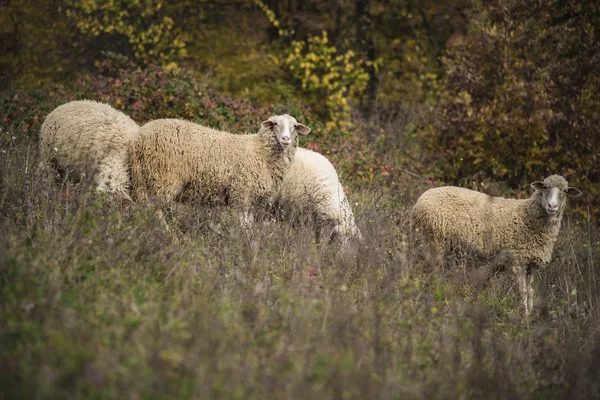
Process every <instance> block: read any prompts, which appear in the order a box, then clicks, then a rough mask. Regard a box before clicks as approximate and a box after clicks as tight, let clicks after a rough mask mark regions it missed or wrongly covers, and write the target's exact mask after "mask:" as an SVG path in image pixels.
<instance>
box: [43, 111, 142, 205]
mask: <svg viewBox="0 0 600 400" xmlns="http://www.w3.org/2000/svg"><path fill="white" fill-rule="evenodd" d="M138 128H139V127H138V125H137V124H136V123H135V122H134V121H133V120H132V119H131V118H129V117H128V116H127V115H125V114H124V113H122V112H121V111H118V110H116V109H114V108H112V107H111V106H109V105H108V104H104V103H99V102H96V101H90V100H80V101H71V102H69V103H66V104H63V105H61V106H58V107H57V108H55V109H54V110H53V111H52V112H51V113H50V114H48V116H47V117H46V119H45V120H44V123H43V124H42V127H41V129H40V158H41V160H40V163H39V166H38V171H39V172H40V173H41V174H49V173H50V172H51V171H53V170H58V171H61V172H63V173H65V174H66V175H67V176H68V177H69V178H74V179H75V180H80V179H82V178H83V177H85V176H90V177H91V178H92V179H93V182H94V184H95V186H96V189H97V190H98V191H103V192H109V193H115V194H117V195H118V196H121V197H122V198H125V199H130V197H129V161H128V153H127V144H128V143H129V142H130V141H131V140H133V139H134V138H135V137H136V136H137V133H138Z"/></svg>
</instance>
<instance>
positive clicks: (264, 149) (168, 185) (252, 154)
mask: <svg viewBox="0 0 600 400" xmlns="http://www.w3.org/2000/svg"><path fill="white" fill-rule="evenodd" d="M139 133H140V134H139V138H138V139H137V140H135V141H134V142H132V143H131V145H130V159H131V180H132V186H133V193H134V195H135V197H136V198H137V199H141V200H143V199H147V198H148V197H151V196H157V197H158V199H159V200H161V201H162V202H165V203H168V202H171V201H173V200H174V199H175V198H178V197H180V198H181V199H183V200H185V201H194V200H196V201H200V202H202V203H209V204H228V205H232V206H235V207H238V208H247V207H248V206H250V205H252V204H254V203H257V202H261V201H268V200H269V199H270V198H271V197H272V195H273V193H274V192H275V191H276V190H278V188H279V186H280V184H281V182H282V180H283V176H284V174H285V172H286V171H287V170H288V169H289V167H290V164H291V161H292V159H293V157H294V153H295V150H296V147H295V145H293V146H288V147H287V148H285V149H282V147H281V145H280V144H279V143H278V142H277V139H276V138H275V136H274V135H273V134H272V132H271V131H270V130H269V129H266V128H264V127H261V129H260V130H259V131H258V133H257V134H254V135H233V134H230V133H227V132H221V131H215V130H213V129H211V128H208V127H205V126H202V125H198V124H194V123H191V122H188V121H183V120H177V119H161V120H155V121H151V122H149V123H147V124H145V125H143V126H142V127H141V128H140V131H139Z"/></svg>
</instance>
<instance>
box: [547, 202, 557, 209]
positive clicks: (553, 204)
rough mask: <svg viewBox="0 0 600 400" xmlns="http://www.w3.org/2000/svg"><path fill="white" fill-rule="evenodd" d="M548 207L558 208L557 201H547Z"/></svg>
mask: <svg viewBox="0 0 600 400" xmlns="http://www.w3.org/2000/svg"><path fill="white" fill-rule="evenodd" d="M548 208H549V209H551V210H556V209H558V203H548Z"/></svg>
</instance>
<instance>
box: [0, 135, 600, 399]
mask: <svg viewBox="0 0 600 400" xmlns="http://www.w3.org/2000/svg"><path fill="white" fill-rule="evenodd" d="M1 134H2V135H6V132H2V133H1ZM9 136H10V135H9ZM0 143H2V148H1V149H0V150H1V153H0V300H1V301H0V303H1V306H0V346H1V347H0V397H1V398H4V399H34V398H35V399H55V398H68V399H78V398H91V399H95V398H97V399H100V398H115V399H179V398H210V399H220V398H222V399H267V398H273V399H309V398H314V399H329V398H332V399H334V398H335V399H375V398H380V399H407V398H408V399H412V398H427V399H438V398H439V399H447V398H461V399H463V398H464V399H469V398H485V399H491V398H510V399H517V398H536V399H537V398H544V399H545V398H580V399H584V398H598V397H600V378H599V377H600V307H599V297H598V292H599V288H600V267H599V265H600V249H599V247H600V246H599V243H600V231H599V230H598V227H597V225H596V224H595V223H590V222H589V221H581V220H577V219H574V218H571V217H570V214H569V213H568V212H567V215H566V216H565V219H564V221H563V227H562V228H561V235H560V238H559V240H558V242H557V245H556V247H555V249H554V256H553V260H552V262H551V264H550V265H549V266H548V268H546V269H545V270H543V271H539V273H538V274H536V276H535V282H534V289H535V291H536V296H537V297H536V304H535V312H534V314H533V315H532V316H531V317H530V318H528V319H524V318H522V316H521V310H520V309H519V304H520V302H519V298H518V293H517V290H516V285H515V281H514V279H513V277H512V276H511V275H510V274H497V275H496V276H493V277H491V278H489V279H487V280H484V281H482V280H481V279H479V278H478V277H477V274H475V273H474V271H475V270H476V268H474V266H473V265H471V263H470V262H468V261H463V260H461V259H457V260H455V262H453V263H452V265H453V267H452V268H449V267H445V266H439V265H435V263H433V262H430V258H429V257H428V255H427V254H423V257H420V258H419V259H420V260H421V261H419V262H411V261H410V258H409V257H408V254H407V248H408V243H407V234H408V210H409V209H410V206H411V205H412V204H413V202H414V201H415V200H416V198H417V197H418V195H419V194H420V193H421V192H422V191H423V190H425V189H426V188H427V186H419V185H417V184H415V185H414V186H412V187H406V188H403V189H397V190H395V191H390V190H385V189H383V188H379V187H376V186H373V187H365V188H363V189H361V190H357V191H354V192H353V193H352V196H351V201H352V204H353V205H354V209H355V212H356V214H357V223H358V225H359V227H360V229H361V230H362V233H363V235H364V236H365V238H366V239H367V243H366V245H365V246H356V250H355V251H354V252H353V253H351V254H338V248H337V246H336V245H335V244H332V245H329V244H315V243H314V240H313V235H312V232H311V229H310V227H291V226H289V225H288V224H286V223H285V222H279V223H274V222H269V223H267V222H265V223H264V224H261V225H260V226H259V228H258V229H257V230H256V232H255V233H254V236H253V238H252V240H248V239H247V238H246V237H245V236H244V235H243V234H242V233H241V231H240V229H239V228H238V221H237V220H236V217H235V215H234V214H233V213H231V212H229V211H228V210H226V209H218V210H203V209H194V210H190V209H185V210H181V212H179V213H176V214H175V215H174V216H173V217H172V218H173V219H174V224H176V225H178V226H179V228H178V230H179V231H181V232H182V233H183V234H180V235H178V237H177V238H175V237H174V236H173V235H171V234H169V233H168V232H166V231H165V230H164V229H163V227H162V226H161V224H160V222H159V221H158V220H157V218H156V216H155V213H154V210H153V209H152V207H147V206H141V205H124V204H117V203H114V202H112V201H111V200H110V199H109V198H104V197H100V196H97V195H95V194H90V193H88V192H87V191H85V190H83V189H80V188H77V187H71V186H68V185H67V186H60V185H56V184H53V183H48V182H43V181H41V180H40V179H38V178H36V177H35V176H34V174H33V172H34V170H35V168H34V167H35V165H36V157H37V155H36V151H35V150H33V149H35V148H36V147H35V144H34V143H31V144H29V145H28V144H27V143H18V142H17V141H16V140H11V139H10V138H8V139H7V138H2V141H1V142H0ZM210 222H212V225H214V224H220V226H221V232H220V233H218V232H216V231H215V230H213V229H210V228H209V226H210V225H211V223H210Z"/></svg>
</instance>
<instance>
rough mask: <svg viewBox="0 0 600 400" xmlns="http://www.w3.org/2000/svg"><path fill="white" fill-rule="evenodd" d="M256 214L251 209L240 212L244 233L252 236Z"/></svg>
mask: <svg viewBox="0 0 600 400" xmlns="http://www.w3.org/2000/svg"><path fill="white" fill-rule="evenodd" d="M254 222H255V221H254V214H253V213H252V211H250V210H249V209H244V210H243V211H242V212H240V224H241V227H242V231H244V234H245V235H246V236H247V237H248V238H250V237H251V233H252V228H253V227H254Z"/></svg>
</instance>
